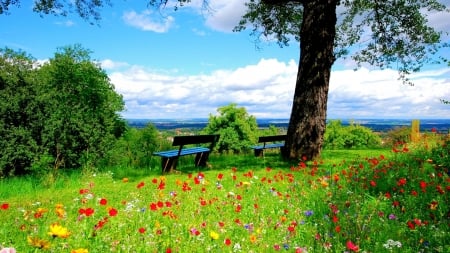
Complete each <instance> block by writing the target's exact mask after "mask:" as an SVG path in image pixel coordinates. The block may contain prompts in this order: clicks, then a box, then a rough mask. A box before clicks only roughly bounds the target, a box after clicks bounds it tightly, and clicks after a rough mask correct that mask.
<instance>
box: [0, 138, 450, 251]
mask: <svg viewBox="0 0 450 253" xmlns="http://www.w3.org/2000/svg"><path fill="white" fill-rule="evenodd" d="M447 145H448V141H447V142H437V144H436V145H434V146H433V147H431V145H429V144H428V143H425V144H424V143H423V142H422V143H419V144H399V145H396V146H394V147H392V148H389V149H377V150H324V151H323V154H322V158H321V159H318V160H315V161H308V162H307V161H306V160H307V159H306V158H305V159H304V160H303V159H302V160H299V161H295V162H287V161H282V160H281V159H280V157H279V154H278V152H277V151H273V152H266V154H265V156H264V157H258V158H257V157H253V156H252V155H251V154H241V155H219V154H213V155H211V158H210V165H211V166H209V167H208V168H203V169H198V168H195V167H193V166H191V163H192V161H190V160H189V158H186V159H181V160H180V164H179V169H180V170H181V172H180V173H175V174H168V175H161V174H160V169H159V168H153V169H150V168H149V169H147V170H145V169H144V170H142V169H141V170H137V169H133V168H110V169H90V170H88V169H85V170H83V171H81V172H80V171H64V172H61V173H59V174H58V176H57V178H55V179H53V181H52V183H51V184H48V183H46V182H45V179H44V180H42V179H41V180H38V179H36V178H33V177H21V178H20V177H17V178H9V179H2V180H0V192H1V195H0V224H1V227H2V228H1V230H0V252H14V251H16V252H75V253H76V252H78V253H81V252H166V253H169V252H278V251H283V252H450V251H449V249H450V237H449V233H448V231H449V227H450V209H449V206H450V205H449V191H450V179H449V168H448V164H449V163H448V160H449V158H448V156H449V148H448V146H447ZM2 248H3V249H2Z"/></svg>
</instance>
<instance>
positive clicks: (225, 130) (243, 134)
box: [202, 103, 258, 153]
mask: <svg viewBox="0 0 450 253" xmlns="http://www.w3.org/2000/svg"><path fill="white" fill-rule="evenodd" d="M217 111H218V112H219V115H217V116H214V115H210V116H209V119H208V124H207V126H206V127H205V129H203V131H202V132H203V133H205V134H220V139H219V141H218V143H217V144H216V148H217V150H218V151H219V152H220V153H223V152H229V151H231V152H233V153H240V152H242V151H244V150H247V149H248V147H249V146H251V145H252V144H254V143H255V142H256V141H257V134H258V125H257V123H256V118H255V117H253V116H251V115H249V114H248V113H247V110H246V109H245V108H244V107H239V108H238V107H237V105H236V104H233V103H232V104H229V105H227V106H223V107H220V108H219V109H218V110H217Z"/></svg>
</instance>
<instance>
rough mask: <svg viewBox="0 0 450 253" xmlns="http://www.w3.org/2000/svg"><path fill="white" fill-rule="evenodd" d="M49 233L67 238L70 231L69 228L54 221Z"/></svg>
mask: <svg viewBox="0 0 450 253" xmlns="http://www.w3.org/2000/svg"><path fill="white" fill-rule="evenodd" d="M48 234H49V235H51V236H53V237H59V238H67V237H69V235H70V232H69V231H68V230H67V228H65V227H63V226H61V225H59V224H58V223H54V224H52V225H50V232H48Z"/></svg>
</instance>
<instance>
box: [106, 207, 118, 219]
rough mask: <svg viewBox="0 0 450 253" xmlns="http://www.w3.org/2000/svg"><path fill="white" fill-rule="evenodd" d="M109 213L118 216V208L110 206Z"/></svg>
mask: <svg viewBox="0 0 450 253" xmlns="http://www.w3.org/2000/svg"><path fill="white" fill-rule="evenodd" d="M108 213H109V216H111V217H113V216H116V215H117V209H114V208H110V209H109V211H108Z"/></svg>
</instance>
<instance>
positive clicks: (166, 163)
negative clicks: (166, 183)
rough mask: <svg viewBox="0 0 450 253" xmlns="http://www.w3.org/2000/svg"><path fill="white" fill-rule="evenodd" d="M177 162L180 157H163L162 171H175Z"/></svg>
mask: <svg viewBox="0 0 450 253" xmlns="http://www.w3.org/2000/svg"><path fill="white" fill-rule="evenodd" d="M177 163H178V157H172V158H167V157H161V168H162V173H163V174H164V173H168V172H172V171H174V170H175V168H176V167H177Z"/></svg>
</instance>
